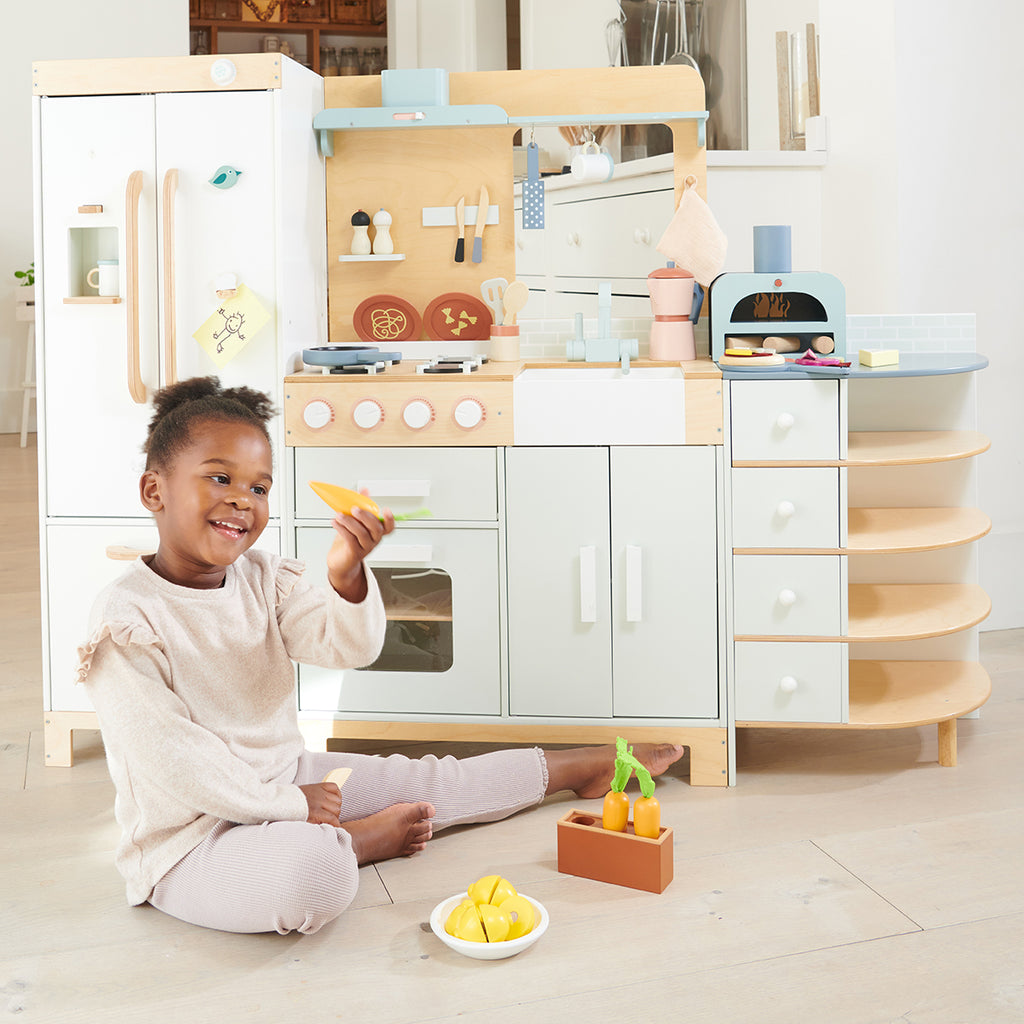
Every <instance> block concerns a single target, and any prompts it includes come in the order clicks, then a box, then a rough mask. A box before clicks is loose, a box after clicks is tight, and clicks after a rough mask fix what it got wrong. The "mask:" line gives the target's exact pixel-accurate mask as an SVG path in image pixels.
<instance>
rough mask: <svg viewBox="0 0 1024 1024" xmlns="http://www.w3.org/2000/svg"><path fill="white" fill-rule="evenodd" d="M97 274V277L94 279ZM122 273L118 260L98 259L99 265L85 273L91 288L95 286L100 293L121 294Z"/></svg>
mask: <svg viewBox="0 0 1024 1024" xmlns="http://www.w3.org/2000/svg"><path fill="white" fill-rule="evenodd" d="M93 275H95V277H96V279H95V280H94V279H93ZM119 278H120V275H119V274H118V268H117V260H98V261H97V265H96V266H95V267H93V268H92V270H90V271H89V273H88V274H86V275H85V279H86V281H87V282H88V283H89V287H90V288H95V289H96V290H97V291H98V292H99V294H100V295H118V294H120V291H119V288H120V283H121V282H120V279H119Z"/></svg>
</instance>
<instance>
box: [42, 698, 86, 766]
mask: <svg viewBox="0 0 1024 1024" xmlns="http://www.w3.org/2000/svg"><path fill="white" fill-rule="evenodd" d="M99 727H100V723H99V719H98V718H97V716H96V712H95V711H48V712H46V714H45V715H44V716H43V748H44V752H45V758H46V764H47V766H49V767H53V768H71V767H73V766H74V763H75V748H74V740H73V736H72V733H73V732H74V730H75V729H98V728H99Z"/></svg>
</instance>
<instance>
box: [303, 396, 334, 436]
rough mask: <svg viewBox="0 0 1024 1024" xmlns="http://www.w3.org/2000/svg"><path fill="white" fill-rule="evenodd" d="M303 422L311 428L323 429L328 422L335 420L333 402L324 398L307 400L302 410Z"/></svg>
mask: <svg viewBox="0 0 1024 1024" xmlns="http://www.w3.org/2000/svg"><path fill="white" fill-rule="evenodd" d="M302 422H303V423H305V424H306V426H307V427H309V429H310V430H322V429H323V428H324V427H326V426H327V424H328V423H333V422H334V409H333V408H332V407H331V403H330V402H327V401H325V400H324V399H322V398H314V399H313V401H311V402H307V403H306V406H305V408H304V409H303V410H302Z"/></svg>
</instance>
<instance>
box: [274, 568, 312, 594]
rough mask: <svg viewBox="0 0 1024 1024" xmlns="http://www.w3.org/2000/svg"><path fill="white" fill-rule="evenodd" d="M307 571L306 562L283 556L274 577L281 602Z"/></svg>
mask: <svg viewBox="0 0 1024 1024" xmlns="http://www.w3.org/2000/svg"><path fill="white" fill-rule="evenodd" d="M305 571H306V565H305V563H304V562H299V561H297V560H296V559H294V558H282V559H281V561H280V564H279V565H278V567H277V575H276V576H275V578H274V585H275V596H276V598H277V603H278V604H280V603H281V602H282V601H283V600H284V599H285V598H286V597H287V596H288V595H289V594H290V593H291V592H292V591H293V590H294V589H295V584H296V583H298V582H299V580H300V579H302V574H303V573H304V572H305Z"/></svg>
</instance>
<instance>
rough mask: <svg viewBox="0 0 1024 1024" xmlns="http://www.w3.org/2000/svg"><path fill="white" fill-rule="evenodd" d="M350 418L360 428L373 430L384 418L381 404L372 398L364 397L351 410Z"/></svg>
mask: <svg viewBox="0 0 1024 1024" xmlns="http://www.w3.org/2000/svg"><path fill="white" fill-rule="evenodd" d="M352 419H353V420H354V421H355V424H356V426H357V427H359V429H360V430H373V428H374V427H376V426H377V425H378V424H379V423H381V422H382V421H383V419H384V410H383V408H381V404H380V402H378V401H375V400H374V399H372V398H364V399H363V400H362V401H361V402H357V403H356V407H355V408H354V409H353V410H352Z"/></svg>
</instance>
